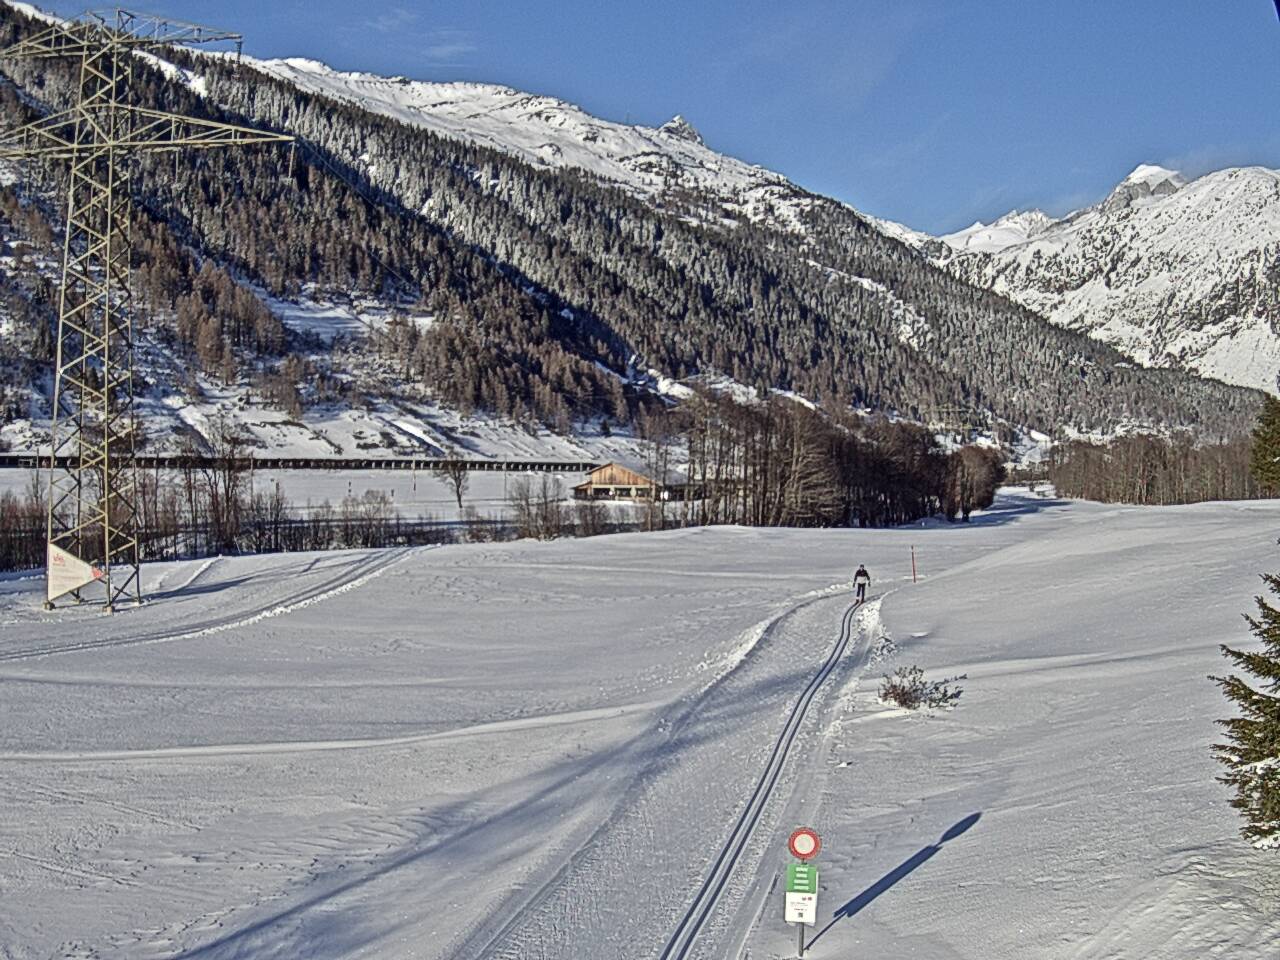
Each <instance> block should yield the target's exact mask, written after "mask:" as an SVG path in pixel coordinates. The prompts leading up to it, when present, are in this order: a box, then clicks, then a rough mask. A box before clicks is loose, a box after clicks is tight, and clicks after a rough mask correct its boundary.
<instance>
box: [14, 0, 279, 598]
mask: <svg viewBox="0 0 1280 960" xmlns="http://www.w3.org/2000/svg"><path fill="white" fill-rule="evenodd" d="M240 40H241V38H240V35H239V34H234V33H226V32H224V31H220V30H214V29H212V28H209V27H204V26H200V25H198V24H190V23H182V22H179V21H172V20H166V19H162V18H159V17H153V16H149V15H139V14H134V13H131V12H129V11H127V10H114V11H111V12H110V13H105V14H85V15H84V16H83V17H81V18H80V19H78V20H71V21H62V22H58V23H55V24H53V25H52V26H50V27H48V28H47V29H43V30H40V31H39V32H37V33H35V34H33V35H32V36H30V37H28V38H27V39H25V40H23V41H21V42H19V43H17V44H15V45H14V46H12V47H9V48H8V49H7V50H4V51H0V58H27V59H53V58H75V59H79V61H80V86H79V91H78V96H77V102H76V105H75V106H74V107H72V108H71V109H69V110H64V111H62V112H59V113H53V114H51V115H49V116H46V117H44V118H43V119H41V120H37V121H35V122H34V123H30V124H27V125H26V126H23V127H20V128H18V129H17V130H13V131H11V132H9V133H7V134H4V135H3V136H0V159H38V160H64V161H69V164H70V168H71V170H70V184H69V188H68V191H67V222H66V233H65V236H64V239H63V256H62V290H61V295H60V299H59V305H58V338H57V354H56V360H55V367H54V386H53V418H52V437H51V445H50V450H49V485H48V505H47V507H48V523H47V532H48V551H47V553H48V560H47V567H46V586H47V589H46V603H45V605H46V607H52V605H53V601H54V600H55V599H57V598H58V597H60V596H64V595H66V594H71V595H73V596H74V597H75V599H76V600H77V601H80V600H83V599H86V596H85V594H86V592H87V591H88V590H89V588H91V587H92V588H93V591H94V592H95V593H96V592H97V591H98V589H99V587H100V588H101V590H102V591H105V593H104V599H105V604H106V609H107V610H108V611H112V610H114V609H115V607H116V605H117V604H118V603H119V602H120V601H122V600H129V599H132V600H134V601H135V602H138V603H141V602H142V588H141V583H140V578H139V575H138V484H137V474H136V471H135V467H134V448H135V436H136V432H135V429H134V409H133V316H132V312H131V310H130V303H129V301H130V290H131V288H130V284H129V250H130V244H129V206H130V190H129V175H128V163H129V161H130V160H131V159H132V158H133V157H135V156H137V155H138V154H141V153H151V152H156V151H177V150H188V149H208V148H213V147H228V146H239V145H243V144H251V143H282V142H289V141H292V140H293V138H292V137H288V136H284V135H282V134H277V133H268V132H264V131H261V130H254V129H252V128H249V127H239V126H235V125H233V124H227V123H215V122H213V121H209V120H202V119H197V118H194V117H184V116H181V115H179V114H174V113H165V112H162V111H158V110H148V109H143V108H141V107H137V106H133V105H130V104H129V103H127V102H126V95H127V93H128V86H129V76H130V68H131V67H132V66H134V65H135V64H136V60H135V59H134V53H135V52H136V51H141V50H147V49H151V48H155V47H165V46H174V45H188V44H196V43H207V42H214V41H217V42H227V41H230V42H235V43H236V45H237V49H238V48H239V44H240Z"/></svg>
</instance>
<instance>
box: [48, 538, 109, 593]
mask: <svg viewBox="0 0 1280 960" xmlns="http://www.w3.org/2000/svg"><path fill="white" fill-rule="evenodd" d="M101 579H102V571H101V570H99V569H98V568H97V567H95V566H93V565H92V564H88V563H85V562H84V561H83V560H81V559H80V558H79V557H75V556H72V555H71V554H69V553H67V551H65V550H63V549H62V548H61V547H55V546H54V545H53V544H52V543H51V544H49V576H48V588H49V602H50V603H52V602H53V601H54V600H56V599H57V598H58V597H60V596H62V595H63V594H64V593H70V592H71V591H72V590H79V589H80V588H81V587H87V586H88V585H89V584H91V583H93V582H94V581H95V580H101Z"/></svg>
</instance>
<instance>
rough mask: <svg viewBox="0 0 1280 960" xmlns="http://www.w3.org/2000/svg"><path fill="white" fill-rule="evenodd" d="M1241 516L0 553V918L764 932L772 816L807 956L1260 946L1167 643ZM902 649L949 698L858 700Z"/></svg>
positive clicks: (1247, 537) (501, 945)
mask: <svg viewBox="0 0 1280 960" xmlns="http://www.w3.org/2000/svg"><path fill="white" fill-rule="evenodd" d="M1277 523H1280V503H1274V502H1272V503H1253V504H1243V505H1221V504H1217V505H1202V506H1197V507H1189V508H1172V509H1143V508H1119V509H1116V508H1107V507H1101V506H1096V505H1090V504H1085V503H1077V504H1064V503H1060V502H1055V501H1049V500H1041V499H1038V498H1035V497H1029V496H1027V495H1026V494H1025V493H1016V492H1012V493H1009V494H1008V495H1006V497H1005V498H1004V499H1003V500H1002V501H1001V502H1000V503H999V504H998V506H997V509H996V510H994V511H992V512H991V513H990V514H989V515H984V516H983V518H982V519H981V520H980V521H979V522H977V523H975V524H973V525H972V526H965V527H964V528H963V529H962V528H960V527H959V526H956V527H950V526H947V525H931V526H926V527H923V528H920V527H917V528H915V529H910V530H894V531H879V532H873V531H858V530H846V531H833V530H809V531H800V530H747V529H742V528H717V529H703V530H683V531H672V532H666V533H659V534H651V535H624V536H615V537H600V538H595V539H590V540H569V541H558V542H549V543H537V542H528V541H526V542H521V543H510V544H483V545H479V544H477V545H471V546H455V547H445V548H437V549H420V550H413V551H407V552H405V551H388V552H385V553H376V552H350V553H330V554H322V555H292V556H290V555H285V556H279V555H277V556H270V557H258V558H253V557H242V558H228V559H217V560H207V561H200V562H190V563H182V564H168V565H154V566H147V567H146V568H145V569H144V573H143V576H144V580H145V583H146V587H147V591H148V593H149V594H150V596H151V597H152V601H153V602H152V603H150V604H149V605H147V606H145V607H143V608H142V609H136V610H127V611H124V612H121V613H119V614H117V615H116V616H115V617H114V618H103V617H102V616H101V615H100V614H97V613H94V612H92V611H88V610H85V611H77V610H74V609H68V610H58V611H56V612H55V613H44V612H42V611H41V610H40V609H39V604H38V602H37V599H38V597H37V588H38V584H37V583H36V582H33V581H27V580H21V579H0V624H3V628H2V629H0V700H2V702H3V703H4V704H5V705H6V708H7V709H6V712H5V720H6V722H5V723H4V724H3V725H2V726H0V798H2V802H0V849H3V851H4V854H3V859H0V863H3V868H2V869H0V896H2V898H3V903H4V906H5V908H4V909H3V910H0V955H3V956H4V957H5V958H6V960H46V958H49V957H54V956H57V957H96V958H100V960H122V958H129V960H145V958H157V960H158V958H175V957H196V956H198V957H201V958H205V960H229V958H235V957H241V958H245V957H253V958H271V957H276V958H286V957H288V958H300V957H308V958H311V960H339V958H342V960H355V958H378V960H399V958H409V957H415V958H419V960H437V958H438V960H445V958H450V960H454V958H456V960H497V958H512V960H514V958H520V960H601V958H605V957H608V958H624V960H654V958H657V957H662V956H668V957H671V958H674V957H675V956H677V955H678V954H677V953H673V952H669V951H668V952H667V953H664V949H665V947H666V945H667V944H669V943H672V942H676V943H677V944H689V945H690V951H689V953H688V956H690V957H693V956H696V957H701V958H707V960H718V958H725V960H728V958H737V957H745V956H750V957H752V958H782V957H791V956H793V955H794V948H795V939H794V930H792V929H791V928H788V927H787V926H785V925H784V924H783V923H782V922H781V919H780V914H781V902H780V901H781V893H780V887H779V874H780V872H781V871H782V870H783V867H784V865H785V863H786V861H787V857H786V855H785V848H784V844H785V840H786V836H787V834H788V832H789V831H790V830H791V829H792V828H793V827H794V826H795V825H797V824H801V823H805V824H809V825H812V826H813V827H815V828H816V829H817V830H818V831H819V833H820V834H821V836H822V838H823V849H822V853H821V855H820V857H819V860H818V865H819V869H820V887H819V894H818V897H819V899H818V919H819V925H818V926H817V927H815V928H813V929H812V930H811V931H810V937H809V939H810V940H811V941H812V942H813V946H812V951H811V953H810V954H809V955H810V956H812V957H813V958H814V960H822V958H836V957H846V956H854V955H857V956H885V957H894V956H903V957H906V956H917V957H922V958H929V960H1028V958H1036V960H1086V958H1089V960H1092V958H1100V957H1107V958H1111V960H1205V958H1207V957H1215V956H1216V957H1222V958H1224V960H1225V958H1232V960H1235V958H1240V960H1245V958H1260V957H1263V956H1266V955H1267V951H1268V950H1269V949H1270V945H1272V944H1274V943H1275V941H1276V938H1277V937H1280V914H1277V912H1276V906H1275V899H1274V890H1275V884H1276V883H1277V882H1280V877H1278V876H1277V869H1278V868H1280V865H1278V864H1277V861H1276V859H1275V857H1274V855H1273V854H1271V853H1267V852H1262V851H1255V850H1252V849H1251V848H1249V847H1248V846H1247V845H1246V844H1244V843H1243V842H1242V841H1240V840H1239V839H1237V837H1236V830H1237V827H1238V823H1237V821H1236V818H1235V814H1234V812H1233V811H1232V810H1231V809H1230V807H1229V806H1228V805H1227V803H1226V800H1227V793H1226V790H1225V788H1223V787H1222V786H1221V785H1220V784H1218V783H1216V782H1215V780H1214V776H1215V774H1216V772H1217V771H1216V770H1215V768H1214V763H1213V761H1212V760H1211V758H1210V753H1209V745H1210V743H1212V742H1214V740H1215V739H1216V738H1217V737H1218V736H1219V733H1218V731H1217V729H1216V728H1215V727H1214V725H1213V720H1214V719H1215V718H1217V717H1220V716H1223V715H1224V714H1225V711H1226V709H1227V708H1226V705H1225V703H1224V701H1223V700H1222V699H1221V697H1220V695H1219V693H1218V690H1217V688H1216V687H1215V686H1214V684H1212V683H1210V682H1209V681H1208V680H1207V679H1206V677H1205V675H1206V674H1208V673H1210V672H1215V671H1220V670H1221V669H1222V668H1223V662H1222V659H1221V657H1220V656H1219V654H1218V651H1217V648H1216V645H1217V644H1218V643H1219V642H1223V641H1229V642H1241V641H1242V639H1243V636H1244V634H1245V627H1244V625H1243V624H1242V622H1241V620H1240V612H1241V611H1242V610H1245V609H1247V608H1248V607H1249V605H1250V602H1251V600H1250V598H1251V596H1252V594H1254V593H1255V592H1256V591H1257V577H1256V574H1257V572H1258V571H1260V570H1265V569H1269V568H1272V567H1273V566H1274V553H1275V546H1274V543H1273V536H1272V533H1271V531H1272V530H1273V528H1274V527H1275V526H1276V524H1277ZM912 546H914V547H915V551H916V555H917V558H918V561H919V569H920V572H921V574H922V580H921V582H920V583H918V584H912V583H911V580H910V570H911V566H910V552H909V551H910V548H911V547H912ZM1082 558H1087V562H1084V563H1083V564H1082ZM859 560H860V561H864V562H865V563H866V565H867V566H868V568H869V569H870V571H871V573H872V576H873V577H874V578H875V582H874V586H873V591H872V592H873V597H872V602H871V603H869V604H868V605H867V607H866V608H865V609H863V610H862V611H855V612H853V613H850V612H849V610H848V602H849V597H848V587H847V582H846V581H847V579H848V577H849V569H850V565H851V564H852V563H853V562H855V561H859ZM1189 581H1195V582H1196V583H1197V584H1198V586H1199V593H1200V597H1199V599H1198V600H1197V601H1196V602H1188V598H1187V596H1186V595H1185V592H1184V590H1183V585H1185V584H1186V583H1188V582H1189ZM1064 585H1066V586H1069V588H1070V589H1064ZM910 664H919V665H920V666H922V667H923V668H925V670H926V671H927V672H928V674H929V675H930V676H932V677H942V676H947V675H951V674H955V673H967V674H968V680H967V681H964V682H963V683H962V686H963V687H964V693H963V696H962V697H961V699H960V702H959V705H958V706H957V707H956V709H955V710H954V711H952V712H946V713H940V714H935V715H932V716H904V715H902V714H901V713H900V712H899V711H897V710H893V709H888V708H886V707H885V706H883V705H881V704H880V703H878V702H877V700H876V697H875V689H876V684H877V681H878V678H879V676H880V674H881V673H883V672H885V671H889V670H892V669H893V668H894V667H896V666H901V665H910ZM815 678H816V679H817V680H820V681H821V682H820V683H818V684H817V685H816V686H815V687H812V688H810V689H813V690H816V692H815V693H814V694H813V696H812V698H811V699H806V697H807V694H806V684H808V683H809V681H810V680H811V679H815ZM798 705H802V706H804V709H803V710H801V711H800V712H799V714H797V713H796V709H795V708H797V706H798ZM783 735H788V738H787V739H786V741H785V743H784V749H782V752H781V754H780V755H775V754H774V752H773V748H774V744H775V743H776V742H778V740H779V737H780V736H783ZM762 778H763V779H762ZM762 782H763V784H764V786H763V787H762V791H763V792H762V793H760V794H755V792H754V791H755V789H756V786H757V784H760V783H762ZM744 812H746V813H750V814H751V816H750V818H749V822H744V821H743V820H742V815H743V814H744ZM722 851H723V852H724V856H723V857H722V856H721V854H722ZM721 881H723V882H721ZM704 907H705V916H704V917H703V919H701V920H699V919H698V916H694V917H693V919H692V920H683V919H682V918H688V917H689V916H690V911H691V910H692V911H693V913H694V914H695V915H701V914H703V913H704V911H703V909H702V908H704ZM690 931H692V933H690Z"/></svg>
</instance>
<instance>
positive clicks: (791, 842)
mask: <svg viewBox="0 0 1280 960" xmlns="http://www.w3.org/2000/svg"><path fill="white" fill-rule="evenodd" d="M787 848H788V849H789V850H790V851H791V855H792V856H793V857H795V858H796V859H797V860H799V861H800V862H799V863H789V864H787V887H786V902H785V904H784V912H783V916H784V918H785V919H786V921H787V923H794V924H795V925H796V929H797V930H798V931H799V941H800V946H799V952H798V953H797V954H796V956H797V957H804V928H805V924H809V925H810V926H812V925H813V924H815V923H817V922H818V868H817V867H815V866H812V865H810V864H809V862H808V861H810V860H812V859H813V858H814V857H816V856H817V855H818V851H819V850H821V849H822V841H821V840H820V839H819V838H818V835H817V833H815V832H814V831H813V830H811V829H809V828H808V827H801V828H800V829H798V830H795V831H794V832H792V834H791V837H790V838H789V839H788V840H787Z"/></svg>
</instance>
